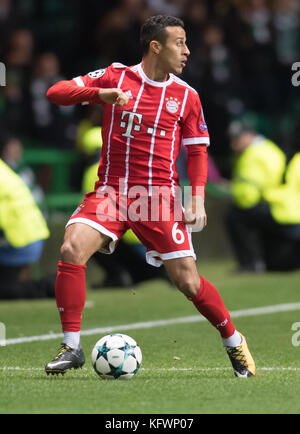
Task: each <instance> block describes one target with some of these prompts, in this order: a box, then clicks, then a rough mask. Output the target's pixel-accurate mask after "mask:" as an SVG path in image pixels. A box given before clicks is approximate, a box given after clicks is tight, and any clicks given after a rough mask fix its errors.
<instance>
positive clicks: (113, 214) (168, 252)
mask: <svg viewBox="0 0 300 434" xmlns="http://www.w3.org/2000/svg"><path fill="white" fill-rule="evenodd" d="M108 190H109V187H106V192H107V191H108ZM106 192H105V193H99V190H98V191H97V192H96V191H94V192H91V193H88V194H86V195H85V197H84V201H83V202H82V203H81V204H80V205H79V207H78V208H77V209H76V210H75V212H74V213H73V214H72V216H71V218H70V220H69V221H68V223H67V225H66V226H69V225H71V224H73V223H84V224H87V225H89V226H91V227H93V228H94V229H96V230H98V231H99V232H101V233H102V234H104V235H107V236H108V237H110V238H111V241H110V242H109V243H108V244H107V245H106V246H104V247H103V248H102V249H101V251H102V253H107V254H110V253H113V251H114V250H115V247H116V244H117V243H118V240H120V239H121V238H122V236H123V235H124V234H125V232H126V231H127V230H128V229H132V231H133V232H134V233H135V235H136V236H137V237H138V238H139V240H140V241H141V242H142V244H144V246H145V247H146V249H147V253H146V261H147V262H148V263H149V264H151V265H154V266H156V267H160V266H161V265H162V263H163V262H162V261H164V260H168V259H174V258H182V257H186V256H192V257H193V258H194V259H196V256H195V252H194V249H193V245H192V239H191V232H190V231H189V230H188V228H187V226H186V224H185V223H184V222H183V209H182V205H181V203H180V204H179V205H178V203H177V205H174V198H173V197H172V195H168V194H166V195H160V196H158V195H155V194H154V195H153V196H151V197H149V196H143V197H142V196H140V197H139V198H136V197H135V198H130V197H128V196H124V195H120V194H119V193H116V192H115V191H114V190H113V192H112V193H110V194H107V193H106Z"/></svg>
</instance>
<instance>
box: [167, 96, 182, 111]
mask: <svg viewBox="0 0 300 434" xmlns="http://www.w3.org/2000/svg"><path fill="white" fill-rule="evenodd" d="M166 101H167V102H166V109H167V110H168V112H169V113H172V114H174V113H177V111H178V109H179V106H180V104H181V103H180V102H179V101H178V99H177V98H173V97H172V96H171V97H170V98H166Z"/></svg>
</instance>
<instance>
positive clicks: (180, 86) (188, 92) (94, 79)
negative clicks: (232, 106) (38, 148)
mask: <svg viewBox="0 0 300 434" xmlns="http://www.w3.org/2000/svg"><path fill="white" fill-rule="evenodd" d="M73 81H74V82H75V83H76V84H77V86H79V87H87V88H93V87H95V88H120V89H122V91H123V92H125V93H126V94H127V95H128V96H129V102H128V104H127V105H126V106H124V107H119V106H116V105H112V104H106V103H102V102H101V101H100V99H99V97H97V96H96V95H95V98H94V99H93V98H90V100H89V101H90V102H97V103H101V104H102V105H103V106H104V114H103V125H102V138H103V146H102V155H101V160H100V164H99V169H98V176H99V181H98V183H97V184H96V188H98V187H100V186H105V185H110V186H114V187H118V186H119V179H120V178H123V180H124V193H127V191H128V188H130V187H131V186H134V185H142V186H147V187H148V188H149V194H151V189H152V186H154V185H155V186H162V185H166V186H170V187H173V186H174V185H178V183H179V177H178V174H177V170H176V160H177V157H178V155H179V151H180V146H181V144H183V145H188V146H190V145H199V144H204V145H209V134H208V130H207V126H206V124H205V120H204V116H203V110H202V106H201V102H200V98H199V95H198V93H197V92H196V91H195V90H194V89H193V88H191V87H190V86H189V85H188V84H187V83H186V82H184V81H183V80H181V79H180V78H178V77H177V76H175V75H174V74H169V77H168V80H167V81H164V82H157V81H152V80H150V79H149V78H148V77H147V76H146V74H145V73H144V71H143V69H142V66H141V64H138V65H135V66H131V67H127V66H125V65H122V64H120V63H113V64H112V65H111V66H109V67H107V68H105V69H100V70H97V71H94V72H91V73H89V74H87V75H85V76H79V77H76V78H74V79H73Z"/></svg>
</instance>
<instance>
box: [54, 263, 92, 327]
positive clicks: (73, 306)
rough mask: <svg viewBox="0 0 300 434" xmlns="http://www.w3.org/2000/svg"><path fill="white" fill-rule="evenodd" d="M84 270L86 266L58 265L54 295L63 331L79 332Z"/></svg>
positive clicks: (83, 294)
mask: <svg viewBox="0 0 300 434" xmlns="http://www.w3.org/2000/svg"><path fill="white" fill-rule="evenodd" d="M85 269H86V265H77V264H69V263H67V262H62V261H59V263H58V268H57V278H56V284H55V295H56V304H57V308H58V310H59V314H60V319H61V323H62V329H63V331H68V332H78V331H80V326H81V313H82V311H83V308H84V304H85Z"/></svg>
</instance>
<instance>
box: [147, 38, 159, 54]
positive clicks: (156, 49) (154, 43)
mask: <svg viewBox="0 0 300 434" xmlns="http://www.w3.org/2000/svg"><path fill="white" fill-rule="evenodd" d="M149 47H150V50H151V51H152V53H154V54H159V53H160V52H161V49H162V45H161V43H160V42H158V41H155V40H154V41H151V42H150V45H149Z"/></svg>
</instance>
